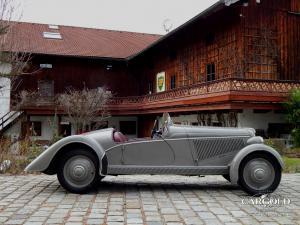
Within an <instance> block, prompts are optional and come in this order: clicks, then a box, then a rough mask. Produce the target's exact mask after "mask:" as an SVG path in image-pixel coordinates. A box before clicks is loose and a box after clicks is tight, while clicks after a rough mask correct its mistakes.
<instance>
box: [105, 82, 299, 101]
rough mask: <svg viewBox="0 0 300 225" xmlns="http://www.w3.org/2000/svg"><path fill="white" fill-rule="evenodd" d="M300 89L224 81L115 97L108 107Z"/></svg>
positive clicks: (285, 84) (291, 85) (292, 84)
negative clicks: (210, 95) (235, 93)
mask: <svg viewBox="0 0 300 225" xmlns="http://www.w3.org/2000/svg"><path fill="white" fill-rule="evenodd" d="M295 88H300V82H295V81H274V80H249V79H248V80H245V79H224V80H217V81H213V82H206V83H199V84H194V85H190V86H185V87H181V88H177V89H173V90H168V91H165V92H162V93H155V94H150V95H144V96H130V97H115V98H113V99H111V100H110V102H109V104H110V105H122V104H126V105H128V104H138V103H140V104H147V103H152V102H159V101H162V100H176V99H181V98H187V97H193V96H199V97H200V96H203V97H204V96H205V95H208V94H213V93H221V92H233V91H234V92H260V93H266V94H268V93H269V94H278V95H283V94H284V95H285V94H287V93H288V92H290V91H291V90H292V89H295Z"/></svg>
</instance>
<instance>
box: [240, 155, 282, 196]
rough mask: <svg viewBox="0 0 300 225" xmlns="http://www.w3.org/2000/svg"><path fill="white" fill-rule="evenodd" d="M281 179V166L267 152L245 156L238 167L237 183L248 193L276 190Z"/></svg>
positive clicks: (265, 192) (256, 193)
mask: <svg viewBox="0 0 300 225" xmlns="http://www.w3.org/2000/svg"><path fill="white" fill-rule="evenodd" d="M280 180H281V166H280V165H279V163H278V162H277V160H276V159H275V158H274V157H273V156H270V155H268V154H264V153H256V154H255V153H254V154H250V155H248V156H246V157H245V158H244V159H243V161H242V162H241V164H240V167H239V184H240V186H241V188H242V189H243V190H244V191H245V192H247V193H248V194H250V195H262V194H267V193H272V192H273V191H275V190H276V188H277V187H278V185H279V183H280Z"/></svg>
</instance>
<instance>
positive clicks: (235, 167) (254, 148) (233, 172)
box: [229, 144, 284, 184]
mask: <svg viewBox="0 0 300 225" xmlns="http://www.w3.org/2000/svg"><path fill="white" fill-rule="evenodd" d="M254 152H266V153H268V154H271V155H273V156H274V157H275V158H276V159H277V161H278V163H279V164H280V166H281V168H283V167H284V162H283V160H282V158H281V156H280V154H279V153H278V152H277V151H276V150H274V149H273V148H271V147H270V146H267V145H264V144H251V145H248V146H246V147H245V148H243V149H242V150H241V151H239V152H238V153H237V154H236V155H235V157H234V159H233V160H232V161H231V163H230V169H229V175H230V180H231V183H232V184H237V183H238V178H239V166H240V163H241V162H242V160H243V159H244V158H245V157H246V156H247V155H249V154H251V153H254Z"/></svg>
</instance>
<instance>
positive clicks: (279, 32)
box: [132, 0, 300, 94]
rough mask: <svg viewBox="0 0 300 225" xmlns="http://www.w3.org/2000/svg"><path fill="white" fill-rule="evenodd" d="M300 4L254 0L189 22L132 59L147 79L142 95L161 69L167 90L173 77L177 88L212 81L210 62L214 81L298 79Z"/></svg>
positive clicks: (141, 74) (144, 80) (141, 84)
mask: <svg viewBox="0 0 300 225" xmlns="http://www.w3.org/2000/svg"><path fill="white" fill-rule="evenodd" d="M244 2H245V1H244ZM298 2H299V1H293V0H292V1H286V0H263V1H260V3H257V2H256V0H251V1H249V2H248V4H243V3H240V4H238V5H235V6H234V7H229V8H225V9H223V10H220V11H218V12H216V13H214V14H212V15H211V16H208V17H204V18H199V19H198V20H196V21H194V22H192V23H190V24H188V25H187V26H185V27H184V28H182V29H181V30H179V31H178V32H176V33H174V34H173V35H171V36H169V37H168V38H166V39H165V40H164V41H162V42H161V43H159V44H157V45H156V46H154V47H153V48H152V49H149V50H148V51H146V52H145V53H143V54H142V55H141V56H139V57H136V58H135V59H133V62H132V64H133V66H132V67H134V68H137V69H136V70H137V71H135V73H136V74H140V76H142V77H143V78H144V79H141V80H140V94H147V93H148V91H149V88H148V87H149V83H151V82H155V76H156V74H157V73H158V72H161V71H164V72H166V76H167V78H166V79H167V89H168V90H169V89H170V83H171V77H172V76H174V75H175V76H176V86H177V87H181V86H187V85H192V84H196V83H202V82H208V81H211V80H209V79H208V76H207V68H208V66H209V65H211V64H213V65H214V66H215V80H221V79H226V78H239V79H240V78H243V79H259V80H284V81H287V80H289V81H299V79H300V71H299V68H300V67H299V64H300V56H299V52H300V15H299V9H298V5H299V3H298ZM154 87H155V85H154ZM154 92H155V90H154Z"/></svg>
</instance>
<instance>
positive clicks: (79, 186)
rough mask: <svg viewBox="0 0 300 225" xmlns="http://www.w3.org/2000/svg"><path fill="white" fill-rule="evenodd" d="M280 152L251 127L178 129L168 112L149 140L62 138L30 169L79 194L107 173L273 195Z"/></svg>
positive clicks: (99, 134)
mask: <svg viewBox="0 0 300 225" xmlns="http://www.w3.org/2000/svg"><path fill="white" fill-rule="evenodd" d="M282 168H283V161H282V158H281V156H280V155H279V153H278V152H277V151H276V150H274V149H273V148H271V147H269V146H267V145H265V144H264V141H263V138H261V137H258V136H255V130H254V129H252V128H224V127H202V126H183V125H174V124H173V122H172V120H171V118H170V116H169V115H168V114H164V116H163V124H162V126H161V129H158V128H157V121H156V122H155V125H154V128H153V131H152V137H151V138H138V139H130V140H128V139H127V138H126V136H124V135H123V134H122V133H120V132H118V131H116V130H115V129H113V128H108V129H103V130H98V131H93V132H89V133H85V134H81V135H73V136H69V137H66V138H63V139H61V140H60V141H58V142H56V143H55V144H53V145H52V146H50V147H49V148H48V149H47V150H45V151H44V152H43V153H42V154H41V155H40V156H38V157H37V158H36V159H35V160H34V161H33V162H31V163H30V164H29V165H28V166H27V167H26V169H25V170H26V171H40V172H43V173H46V174H57V176H58V180H59V181H60V183H61V185H62V186H63V187H64V188H66V189H67V190H69V191H71V192H75V193H83V192H86V191H88V190H89V189H90V188H91V187H92V186H94V185H96V184H97V183H98V182H97V181H98V180H101V178H102V177H104V176H106V175H122V174H126V175H130V174H178V175H223V176H224V177H225V178H226V179H227V180H229V181H230V182H231V183H232V184H239V185H240V186H241V187H242V188H243V189H244V190H245V191H246V192H248V193H249V194H264V193H268V192H273V191H274V190H275V189H276V188H277V186H278V185H279V183H280V179H281V171H282Z"/></svg>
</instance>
